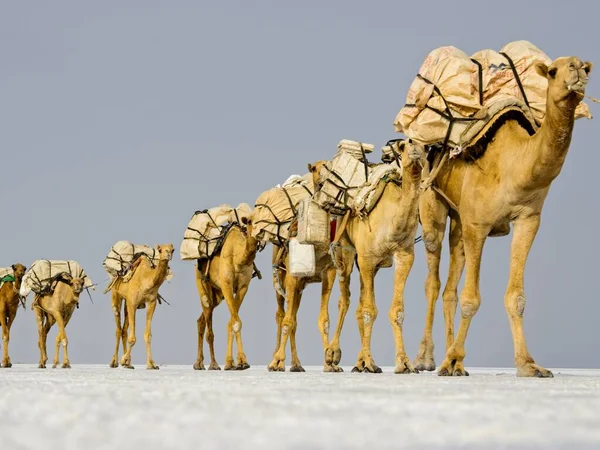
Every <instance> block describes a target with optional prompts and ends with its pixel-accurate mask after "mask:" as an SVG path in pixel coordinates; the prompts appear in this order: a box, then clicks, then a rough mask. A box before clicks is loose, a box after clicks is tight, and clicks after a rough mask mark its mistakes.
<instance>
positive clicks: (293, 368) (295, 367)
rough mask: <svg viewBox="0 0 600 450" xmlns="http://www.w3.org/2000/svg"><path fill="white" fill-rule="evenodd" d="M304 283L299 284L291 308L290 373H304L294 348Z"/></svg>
mask: <svg viewBox="0 0 600 450" xmlns="http://www.w3.org/2000/svg"><path fill="white" fill-rule="evenodd" d="M305 286H306V283H304V282H303V283H301V284H300V289H299V290H298V294H297V295H296V298H295V301H294V304H293V305H292V306H291V309H292V326H291V327H290V353H291V354H292V360H291V365H290V372H304V371H305V370H304V367H302V363H300V358H298V350H297V348H296V330H297V329H298V309H300V301H301V300H302V293H303V292H304V288H305Z"/></svg>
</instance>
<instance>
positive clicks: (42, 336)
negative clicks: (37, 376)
mask: <svg viewBox="0 0 600 450" xmlns="http://www.w3.org/2000/svg"><path fill="white" fill-rule="evenodd" d="M34 312H35V319H36V322H37V326H38V348H39V349H40V363H39V365H38V368H40V369H45V368H46V362H47V361H48V355H47V353H46V336H48V330H46V326H47V321H48V319H46V323H45V322H44V312H43V311H42V310H41V309H40V308H34ZM49 328H50V327H49V326H48V329H49Z"/></svg>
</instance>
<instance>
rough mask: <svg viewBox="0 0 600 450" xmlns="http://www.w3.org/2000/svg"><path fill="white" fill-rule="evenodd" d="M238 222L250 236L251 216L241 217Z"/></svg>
mask: <svg viewBox="0 0 600 450" xmlns="http://www.w3.org/2000/svg"><path fill="white" fill-rule="evenodd" d="M240 220H241V222H242V225H244V226H245V227H246V230H247V234H248V236H252V216H243V217H242V218H241V219H240Z"/></svg>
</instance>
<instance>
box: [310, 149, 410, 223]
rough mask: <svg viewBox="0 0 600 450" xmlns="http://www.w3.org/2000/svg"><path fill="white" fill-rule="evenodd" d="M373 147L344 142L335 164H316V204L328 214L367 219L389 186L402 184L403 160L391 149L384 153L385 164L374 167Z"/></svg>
mask: <svg viewBox="0 0 600 450" xmlns="http://www.w3.org/2000/svg"><path fill="white" fill-rule="evenodd" d="M373 148H374V147H373V145H371V144H365V143H362V142H355V141H350V140H347V139H343V140H341V141H340V142H339V144H338V151H337V153H336V154H335V156H334V157H333V158H332V159H331V161H325V162H323V164H320V165H317V164H315V167H314V169H315V170H317V171H318V173H317V175H318V181H317V183H318V189H317V192H316V193H315V195H314V201H315V203H316V204H318V205H319V206H320V207H321V208H322V209H323V210H324V211H326V212H328V213H330V214H332V215H335V216H342V215H345V214H346V213H350V212H352V213H354V214H356V215H359V216H366V215H368V214H369V211H370V210H371V209H372V208H373V207H374V206H375V204H376V202H377V200H378V198H379V197H381V193H382V192H383V187H384V186H385V183H387V182H389V181H395V182H398V183H400V182H401V177H402V170H401V169H402V168H401V162H400V159H399V158H398V157H397V155H394V152H393V150H392V147H391V145H386V146H385V147H384V148H383V149H382V152H383V155H382V158H381V159H382V161H383V163H378V164H373V163H370V162H369V161H368V159H367V154H368V153H371V152H372V151H373Z"/></svg>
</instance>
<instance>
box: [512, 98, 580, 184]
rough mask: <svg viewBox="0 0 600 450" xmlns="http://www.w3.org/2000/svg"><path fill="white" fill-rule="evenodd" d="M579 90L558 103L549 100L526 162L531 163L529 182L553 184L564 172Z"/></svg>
mask: <svg viewBox="0 0 600 450" xmlns="http://www.w3.org/2000/svg"><path fill="white" fill-rule="evenodd" d="M574 96H575V94H571V97H570V98H567V99H566V100H564V101H562V102H561V104H557V103H556V102H555V101H554V100H553V99H551V98H548V99H547V101H546V116H545V118H544V122H543V123H542V126H541V127H540V129H539V130H538V132H537V133H536V134H535V135H533V136H532V137H531V138H529V142H528V144H529V145H528V146H527V148H526V149H525V153H524V158H525V161H523V162H522V163H525V164H527V163H528V164H529V166H530V178H529V180H528V181H529V183H531V184H533V185H534V186H535V187H536V188H544V187H547V186H549V185H550V183H552V181H553V180H554V179H555V178H556V177H557V176H558V174H559V173H560V171H561V169H562V166H563V164H564V162H565V159H566V157H567V152H568V151H569V145H570V144H571V137H572V135H573V126H574V123H575V108H576V106H577V102H576V99H575V97H574Z"/></svg>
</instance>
